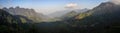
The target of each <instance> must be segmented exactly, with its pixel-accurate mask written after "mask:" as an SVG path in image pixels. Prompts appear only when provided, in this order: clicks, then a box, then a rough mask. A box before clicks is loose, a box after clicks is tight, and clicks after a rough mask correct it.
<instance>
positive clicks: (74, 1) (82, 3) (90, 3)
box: [0, 0, 108, 14]
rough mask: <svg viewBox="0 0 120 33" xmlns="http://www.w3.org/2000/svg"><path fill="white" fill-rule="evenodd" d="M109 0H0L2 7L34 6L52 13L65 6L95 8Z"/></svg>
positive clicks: (37, 10)
mask: <svg viewBox="0 0 120 33" xmlns="http://www.w3.org/2000/svg"><path fill="white" fill-rule="evenodd" d="M106 1H108V0H0V8H2V7H7V8H9V7H16V6H20V7H23V8H33V9H35V10H36V12H40V13H44V14H50V13H53V12H56V11H59V10H64V9H66V8H65V7H68V8H69V7H70V8H71V7H76V8H79V9H80V8H81V9H83V8H89V9H91V8H93V7H95V6H97V5H99V4H100V3H102V2H106Z"/></svg>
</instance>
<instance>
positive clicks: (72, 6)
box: [65, 3, 78, 9]
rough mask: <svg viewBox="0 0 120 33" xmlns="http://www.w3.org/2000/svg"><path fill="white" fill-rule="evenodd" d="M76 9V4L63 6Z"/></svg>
mask: <svg viewBox="0 0 120 33" xmlns="http://www.w3.org/2000/svg"><path fill="white" fill-rule="evenodd" d="M77 7H78V4H76V3H69V4H66V6H65V8H72V9H74V8H77Z"/></svg>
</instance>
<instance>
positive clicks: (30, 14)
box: [3, 7, 43, 22]
mask: <svg viewBox="0 0 120 33" xmlns="http://www.w3.org/2000/svg"><path fill="white" fill-rule="evenodd" d="M3 10H6V11H7V12H9V13H10V14H12V15H21V16H25V17H27V18H28V19H31V20H33V21H35V22H40V21H42V19H43V18H42V16H41V15H43V14H38V13H36V12H35V10H34V9H27V8H20V7H16V8H13V7H10V8H3Z"/></svg>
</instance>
